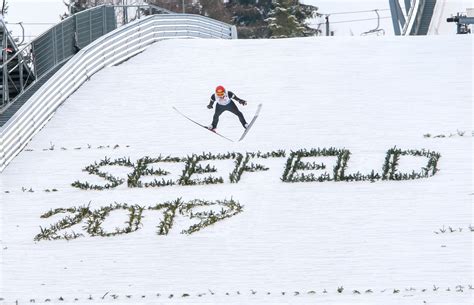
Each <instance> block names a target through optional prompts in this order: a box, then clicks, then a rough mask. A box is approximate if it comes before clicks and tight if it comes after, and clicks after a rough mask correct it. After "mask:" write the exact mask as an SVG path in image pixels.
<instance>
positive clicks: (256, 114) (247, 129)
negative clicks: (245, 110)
mask: <svg viewBox="0 0 474 305" xmlns="http://www.w3.org/2000/svg"><path fill="white" fill-rule="evenodd" d="M260 109H262V104H258V107H257V111H256V112H255V115H254V116H253V118H252V120H251V121H250V123H249V125H248V126H247V128H246V129H245V131H244V133H243V134H242V136H241V137H240V139H239V142H240V141H242V140H243V139H244V138H245V136H246V135H247V133H248V132H249V130H250V128H251V127H252V125H253V123H255V121H256V120H257V118H258V115H259V113H260Z"/></svg>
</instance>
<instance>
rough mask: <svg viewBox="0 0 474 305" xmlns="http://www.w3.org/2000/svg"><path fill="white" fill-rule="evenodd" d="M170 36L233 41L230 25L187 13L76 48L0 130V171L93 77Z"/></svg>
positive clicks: (145, 21) (147, 21) (137, 24)
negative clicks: (70, 56)
mask: <svg viewBox="0 0 474 305" xmlns="http://www.w3.org/2000/svg"><path fill="white" fill-rule="evenodd" d="M174 38H217V39H235V38H237V31H236V28H235V26H231V25H229V24H226V23H223V22H219V21H216V20H213V19H210V18H207V17H203V16H199V15H189V14H161V15H151V16H147V17H144V18H141V19H138V20H135V21H133V22H131V23H128V24H126V25H124V26H122V27H120V28H118V29H116V30H114V31H112V32H110V33H108V34H106V35H104V36H102V37H100V38H98V39H96V40H95V41H93V42H92V43H90V44H89V45H87V46H86V47H84V48H83V49H81V50H79V51H78V52H77V54H76V55H75V56H74V57H72V58H71V59H70V60H69V61H68V62H67V63H66V64H65V65H64V66H63V67H62V68H61V69H60V70H59V71H58V72H56V73H55V74H54V75H53V76H52V77H51V79H49V80H48V81H47V82H46V83H45V85H43V86H42V87H41V88H40V89H39V90H38V91H37V92H36V93H35V94H34V95H33V96H32V97H31V98H30V99H29V100H28V101H27V102H26V103H25V104H24V105H23V107H22V108H20V110H19V111H18V112H17V113H15V115H14V116H13V117H12V118H11V119H10V120H9V121H8V122H7V123H6V124H5V125H4V126H2V127H1V128H0V172H1V171H3V170H4V169H5V167H6V166H7V165H8V164H9V163H10V162H11V161H12V159H13V158H14V157H15V156H16V155H17V154H18V153H19V152H20V151H21V150H22V149H23V148H24V147H25V146H26V145H27V143H28V142H29V141H30V140H31V138H32V137H33V136H34V135H35V134H36V133H37V132H38V131H39V130H40V129H41V128H42V127H43V126H44V125H45V124H46V123H47V122H48V120H49V119H50V118H51V117H52V116H53V114H54V112H55V111H56V109H57V108H58V107H59V106H60V105H61V103H62V102H64V101H65V100H66V98H67V97H69V96H70V95H71V94H72V93H73V92H74V91H76V90H77V89H78V88H79V87H80V86H81V85H82V84H83V83H84V82H85V81H86V80H88V79H89V78H90V77H91V76H92V75H93V74H94V73H96V72H97V71H99V70H101V69H102V68H104V67H108V66H112V65H116V64H118V63H121V62H123V61H125V60H127V59H128V58H130V57H132V56H134V55H136V54H138V53H140V52H142V51H144V50H145V49H146V48H147V47H149V46H150V45H151V44H153V43H155V42H157V41H160V40H164V39H174Z"/></svg>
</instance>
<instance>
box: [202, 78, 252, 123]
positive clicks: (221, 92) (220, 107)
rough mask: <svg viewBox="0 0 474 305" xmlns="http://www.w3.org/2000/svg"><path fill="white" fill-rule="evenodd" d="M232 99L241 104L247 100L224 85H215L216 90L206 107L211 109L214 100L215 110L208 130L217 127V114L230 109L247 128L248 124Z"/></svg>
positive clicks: (244, 103) (245, 103)
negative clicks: (227, 89)
mask: <svg viewBox="0 0 474 305" xmlns="http://www.w3.org/2000/svg"><path fill="white" fill-rule="evenodd" d="M233 99H234V100H236V101H237V102H239V103H240V104H242V105H243V106H245V105H247V102H246V101H245V100H243V99H240V98H238V97H237V95H235V94H234V93H233V92H231V91H226V90H225V88H224V87H222V86H217V88H216V92H215V93H214V94H212V95H211V100H210V101H209V105H207V108H209V109H212V106H213V105H214V102H216V111H215V112H214V117H213V119H212V124H211V125H209V126H208V128H209V129H210V130H215V129H216V128H217V123H219V116H220V115H221V114H222V113H223V112H224V111H230V112H232V113H233V114H235V115H236V116H238V117H239V120H240V123H241V124H242V126H243V127H244V128H245V129H247V127H248V124H247V121H245V118H244V115H243V114H242V112H240V110H239V108H237V105H236V104H235V103H234V101H233Z"/></svg>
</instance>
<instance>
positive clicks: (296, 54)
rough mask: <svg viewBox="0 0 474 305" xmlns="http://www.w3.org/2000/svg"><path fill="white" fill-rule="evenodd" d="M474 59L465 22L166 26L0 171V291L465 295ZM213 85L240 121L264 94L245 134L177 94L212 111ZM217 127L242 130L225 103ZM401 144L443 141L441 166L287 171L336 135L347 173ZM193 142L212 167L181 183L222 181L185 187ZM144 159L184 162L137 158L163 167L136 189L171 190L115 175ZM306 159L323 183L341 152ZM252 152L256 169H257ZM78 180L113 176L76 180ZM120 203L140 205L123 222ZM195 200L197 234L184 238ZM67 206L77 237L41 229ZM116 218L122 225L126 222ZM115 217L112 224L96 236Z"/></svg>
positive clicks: (7, 297)
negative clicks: (328, 29)
mask: <svg viewBox="0 0 474 305" xmlns="http://www.w3.org/2000/svg"><path fill="white" fill-rule="evenodd" d="M454 50H456V53H452V52H453V51H454ZM459 50H463V51H462V52H459ZM471 67H472V38H471V37H470V36H462V37H460V36H450V37H448V36H446V37H442V36H431V37H351V38H337V37H334V38H330V39H329V38H308V39H284V40H252V41H249V40H247V41H245V40H244V41H240V40H238V41H217V40H180V41H177V40H174V41H171V40H170V41H163V42H160V43H157V44H156V45H154V46H152V47H150V48H149V49H148V50H147V51H145V52H144V53H142V54H140V55H138V56H136V57H135V58H132V59H131V60H129V61H127V62H125V63H123V64H121V65H119V66H115V67H111V68H108V69H105V70H103V71H101V72H99V73H97V74H96V75H94V76H93V77H92V78H91V80H90V81H89V82H87V83H86V84H84V85H83V86H82V87H81V88H80V89H79V90H78V91H77V92H75V93H74V94H73V95H72V96H71V97H70V98H69V99H68V100H67V101H66V102H65V103H64V105H63V106H62V107H60V109H58V111H57V113H56V114H55V116H54V117H53V119H52V120H51V121H50V122H49V123H48V124H47V126H46V127H45V128H44V129H43V130H42V131H41V132H40V133H39V134H38V135H37V136H36V137H35V138H34V139H33V141H32V142H31V143H30V144H29V145H28V147H27V149H26V150H25V151H23V152H22V153H21V154H20V155H19V156H18V157H17V158H16V159H15V160H14V161H13V162H12V163H11V164H10V165H9V167H8V168H7V169H6V170H5V171H4V172H3V173H2V174H1V175H0V179H1V180H0V181H1V182H0V191H1V193H0V202H1V204H0V213H1V217H2V218H1V219H2V221H1V226H0V228H1V231H0V233H1V235H0V236H1V237H0V240H1V249H0V251H1V252H0V253H1V273H0V274H1V277H0V298H1V301H0V303H2V304H3V303H4V304H13V303H14V302H15V301H16V300H19V303H20V304H25V303H28V302H32V301H33V300H34V301H35V302H36V303H41V302H48V300H49V301H50V302H48V303H68V302H70V303H75V304H79V303H85V304H95V303H108V302H110V303H111V304H116V303H130V304H132V303H133V304H137V303H149V304H156V303H157V302H161V303H170V304H173V303H180V304H181V303H199V304H215V303H220V304H263V303H265V304H314V303H324V304H424V303H423V302H425V301H426V302H427V303H428V304H471V303H472V291H473V290H472V286H470V285H473V283H472V257H473V256H472V249H473V248H472V240H473V239H472V236H473V235H472V234H473V233H472V231H473V230H474V228H473V220H472V195H473V190H472V178H473V177H472V69H471ZM219 84H221V85H224V86H225V87H226V88H228V89H230V90H231V91H233V92H235V93H236V94H237V95H238V96H239V97H241V98H243V99H246V100H247V101H248V105H247V106H245V107H242V106H240V109H241V110H242V111H243V112H244V114H245V116H246V117H247V119H250V117H251V115H252V113H253V112H254V111H255V109H256V107H257V104H258V103H263V109H262V112H261V115H260V117H259V118H258V120H257V121H256V123H255V125H254V127H253V128H252V130H251V131H250V132H249V134H248V136H247V138H246V139H245V140H244V141H243V142H237V143H231V142H228V141H226V140H224V139H222V138H219V137H217V136H215V135H213V134H212V133H210V132H208V131H206V130H204V129H202V128H199V127H198V126H196V125H194V124H193V123H191V122H189V121H187V120H186V119H184V118H183V117H181V116H180V115H179V114H177V113H176V112H175V111H173V109H172V107H173V106H175V107H177V108H178V109H180V110H181V111H182V112H184V113H186V114H188V115H189V116H191V117H192V118H194V119H195V120H197V121H199V122H202V123H203V124H208V123H210V121H211V118H212V114H213V111H211V110H208V109H207V108H206V105H207V103H208V99H209V96H210V95H211V94H212V92H213V89H214V88H215V86H217V85H219ZM218 130H219V131H220V132H222V133H223V134H225V135H226V136H229V137H231V138H238V136H239V135H240V134H241V132H242V131H243V130H242V127H241V126H240V124H239V122H238V120H237V118H236V117H235V116H233V115H232V114H228V113H225V114H223V115H222V116H221V120H220V123H219V126H218ZM395 146H396V148H399V149H401V150H402V151H403V152H406V153H407V155H402V156H400V160H399V165H398V169H399V172H401V173H408V174H410V173H412V171H415V172H417V173H419V172H423V169H422V167H425V168H428V167H429V168H431V169H433V164H431V165H430V164H428V158H426V157H423V156H421V157H420V156H418V157H416V156H413V154H415V153H413V151H416V152H418V153H432V154H436V153H439V154H440V155H441V157H440V158H439V160H438V159H436V160H438V163H437V165H436V166H435V168H436V169H438V170H439V171H438V172H435V173H433V171H431V172H430V173H429V174H428V177H427V178H422V179H410V180H401V181H394V180H382V179H373V180H374V181H373V182H371V181H370V180H369V181H352V182H351V181H343V182H340V181H338V182H336V181H324V182H317V181H316V182H293V183H290V182H284V181H282V178H284V177H286V178H288V175H287V172H285V168H286V165H287V160H288V159H290V158H291V156H292V151H298V150H304V149H306V151H310V150H311V149H318V148H319V149H321V150H319V152H321V151H322V150H323V149H324V148H326V149H330V148H335V150H339V152H344V151H343V149H346V150H349V151H350V153H351V155H350V159H349V161H348V163H347V168H346V170H345V175H346V176H348V175H351V174H354V173H357V172H360V173H362V174H363V175H366V174H370V173H371V171H372V170H374V174H376V173H379V174H380V175H383V166H384V163H385V158H386V156H387V151H388V150H389V149H391V148H394V147H395ZM409 151H411V152H409ZM247 152H248V153H256V154H255V155H251V158H250V161H249V163H248V164H247V170H248V171H244V172H243V174H242V176H241V177H240V180H239V181H238V182H237V183H231V181H230V177H229V175H230V174H231V173H233V171H234V170H235V169H236V164H237V163H236V161H238V160H239V159H238V157H239V155H238V154H237V153H241V154H243V155H245V154H246V153H247ZM258 152H260V153H259V154H257V153H258ZM272 152H273V155H272V154H271V153H272ZM203 153H204V155H203V156H201V154H203ZM227 153H229V154H228V155H225V154H227ZM233 153H235V154H233ZM267 153H268V154H267ZM219 154H220V155H219ZM193 155H194V156H195V158H196V156H197V155H199V156H201V157H200V158H201V160H202V159H206V158H207V159H208V160H207V161H201V162H199V163H198V164H201V165H202V167H205V165H207V164H209V165H211V166H213V167H215V170H217V171H216V172H213V173H207V174H194V175H192V176H190V178H191V179H197V178H199V177H201V178H203V177H206V176H209V175H212V176H213V177H222V181H221V182H222V183H217V184H202V185H180V184H179V179H180V176H181V175H182V173H183V170H184V169H185V168H187V167H188V168H189V166H190V165H191V164H192V158H191V159H190V160H187V161H188V163H186V160H185V158H186V157H187V156H193ZM146 156H149V157H150V158H158V157H159V156H162V157H165V156H171V157H175V158H178V159H173V160H174V161H176V162H158V163H154V164H149V165H148V168H151V167H153V168H154V169H155V170H157V169H158V168H161V169H163V170H166V171H168V172H169V174H168V175H167V176H156V175H155V176H152V175H149V176H142V177H141V178H140V180H139V181H141V182H142V186H143V184H144V183H146V182H152V181H153V180H154V178H156V179H157V180H158V181H161V179H162V178H165V179H166V180H171V181H173V182H174V183H175V185H172V186H161V187H134V185H135V186H138V184H137V181H135V182H133V181H131V182H130V184H129V185H127V179H128V177H127V174H130V173H132V172H134V171H135V172H139V173H142V174H143V175H144V174H145V173H144V172H143V171H141V172H140V167H138V166H137V165H138V163H139V162H138V161H139V160H140V159H142V161H144V160H145V159H143V158H144V157H146ZM429 156H433V155H429ZM217 157H220V159H215V158H217ZM119 158H123V159H119ZM128 159H130V163H127V162H125V161H126V160H128ZM433 160H435V159H433ZM101 161H102V162H103V163H104V164H109V165H104V166H97V167H94V166H92V167H89V170H91V171H93V170H95V169H97V170H98V172H103V173H104V174H105V175H106V178H109V179H110V181H107V180H105V179H104V178H101V177H99V176H98V175H90V174H89V173H88V172H86V171H83V169H85V168H86V167H88V166H89V165H93V164H94V163H95V162H97V163H99V162H101ZM113 161H117V163H116V164H118V163H120V164H121V165H110V163H111V162H113ZM155 161H156V160H155ZM169 161H172V160H169ZM301 161H302V163H301V164H300V165H302V166H306V168H310V167H311V166H313V168H314V167H315V166H317V165H318V166H320V167H324V168H322V169H319V170H301V169H299V170H297V171H296V173H297V174H301V173H303V172H304V173H306V174H310V173H313V174H315V175H316V176H319V175H321V174H324V173H327V174H328V175H327V176H326V177H329V178H330V179H333V178H334V174H333V167H334V166H336V158H335V157H307V158H302V159H301ZM252 163H253V165H254V169H256V168H257V164H260V165H262V167H260V168H267V170H261V171H255V172H251V171H250V170H251V169H250V168H251V167H252ZM132 164H133V165H134V166H135V168H133V167H132ZM293 165H295V164H294V163H293ZM195 169H196V168H195ZM237 169H238V168H237ZM96 173H97V172H96ZM155 174H156V172H155ZM285 175H286V176H285ZM112 176H113V177H112ZM114 177H115V178H116V179H118V180H114V179H113V178H114ZM234 177H235V176H234ZM188 178H189V177H188ZM120 179H123V180H120ZM76 181H78V182H80V183H83V186H84V185H85V183H86V182H87V183H89V185H96V186H104V185H105V184H107V183H108V184H111V183H113V182H117V181H118V183H120V182H123V183H122V184H119V185H118V186H116V187H113V188H111V189H104V190H90V189H89V190H83V189H79V188H78V187H74V186H72V184H73V183H74V182H76ZM181 181H184V180H181ZM134 183H135V184H134ZM76 185H79V184H76ZM178 198H181V201H180V202H186V203H188V204H189V205H190V206H193V210H192V211H193V214H192V215H191V214H190V211H189V210H187V209H186V207H187V206H185V204H184V203H180V202H177V201H176V200H177V199H178ZM195 199H200V200H203V201H205V202H204V203H203V202H200V204H201V205H199V204H197V202H195V201H193V200H195ZM219 200H220V201H221V202H217V201H219ZM222 201H225V202H224V203H223V202H222ZM170 202H174V204H175V205H173V203H170ZM237 202H238V204H240V206H239V205H237ZM176 203H178V204H177V205H176ZM114 204H119V205H120V206H116V207H117V208H116V209H115V210H113V211H111V212H110V213H109V214H107V211H106V210H105V207H107V206H109V205H114ZM124 204H127V206H126V207H125V205H124ZM159 204H161V205H162V206H157V205H159ZM205 204H209V205H208V206H205ZM132 205H136V206H135V210H133V209H132V208H130V206H132ZM80 206H88V208H83V210H82V212H83V214H82V215H83V216H84V219H82V220H81V219H80V218H74V217H78V216H77V215H78V214H77V213H76V212H75V210H73V209H70V210H55V209H58V208H64V209H67V208H73V207H80ZM190 206H188V207H190ZM159 208H163V209H161V210H158V209H159ZM50 210H53V212H52V213H51V214H54V215H52V216H51V214H50V215H45V216H50V217H46V218H40V216H41V215H43V214H45V213H46V212H48V211H50ZM131 210H133V211H135V212H134V215H141V216H143V218H142V219H140V218H139V217H137V218H134V219H133V221H131V222H132V224H130V226H129V225H128V224H126V223H125V222H126V221H127V220H128V219H129V218H128V216H127V213H129V212H130V211H131ZM209 210H212V211H214V216H212V215H210V214H209ZM94 211H95V212H94ZM137 211H138V212H137ZM101 212H102V213H103V214H101ZM198 212H201V214H199V213H198ZM101 215H102V216H104V219H101V218H100V216H101ZM173 215H174V217H173ZM196 215H197V216H199V215H200V216H202V220H203V223H202V227H203V228H202V230H199V231H197V232H195V233H193V234H181V233H182V231H183V230H188V229H189V228H190V226H191V225H193V224H195V223H199V219H197V218H193V217H195V216H196ZM66 216H68V217H69V218H67V217H66ZM221 218H223V219H221ZM61 219H65V221H64V223H63V225H65V224H67V223H70V222H71V221H74V220H77V222H78V224H76V225H74V226H72V227H71V228H67V229H66V230H62V231H60V232H58V234H59V235H57V236H63V234H64V233H67V236H68V238H71V237H73V236H74V234H81V235H82V236H78V238H73V239H71V240H69V241H67V240H64V239H56V240H46V239H42V238H41V236H43V237H44V236H46V235H47V234H46V231H45V232H43V233H44V234H43V235H41V230H42V229H43V230H44V229H49V228H50V226H51V225H54V224H56V223H57V222H58V221H60V220H61ZM212 220H218V221H217V222H216V223H213V224H211V225H209V226H206V225H207V223H206V221H211V222H212ZM87 221H89V222H87ZM163 224H165V225H163ZM127 226H129V227H130V228H129V230H130V231H132V232H130V233H128V234H125V233H124V232H122V231H120V229H123V228H126V227H127ZM170 226H171V228H170V230H169V231H168V229H169V227H170ZM84 227H85V228H89V230H90V231H89V232H87V231H86V230H85V229H84ZM116 227H118V228H119V231H120V233H119V234H116V235H114V236H108V237H101V236H91V235H94V234H98V232H99V233H100V229H99V230H97V228H102V229H103V232H102V233H104V234H105V233H106V232H109V233H111V232H115V231H114V230H115V228H116ZM94 228H95V229H94ZM160 230H161V231H160ZM73 232H74V233H73ZM159 232H161V233H162V235H159V234H157V233H159ZM188 232H189V231H188ZM165 233H168V234H165ZM50 236H51V237H53V236H55V235H54V234H53V235H50ZM76 236H77V235H76ZM35 237H36V240H35ZM61 299H62V300H61Z"/></svg>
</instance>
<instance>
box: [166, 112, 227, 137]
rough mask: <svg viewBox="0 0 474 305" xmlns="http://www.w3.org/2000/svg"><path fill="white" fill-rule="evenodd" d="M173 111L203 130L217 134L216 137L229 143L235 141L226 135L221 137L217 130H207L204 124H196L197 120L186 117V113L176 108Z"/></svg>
mask: <svg viewBox="0 0 474 305" xmlns="http://www.w3.org/2000/svg"><path fill="white" fill-rule="evenodd" d="M173 109H174V110H175V111H176V112H177V113H179V114H181V115H182V116H183V117H185V118H186V119H188V120H190V121H191V122H193V123H194V124H196V125H198V126H201V127H202V128H204V129H206V130H208V131H210V132H212V133H215V134H216V135H218V136H220V137H222V138H224V139H226V140H227V141H231V142H234V140H232V139H230V138H228V137H226V136H224V135H221V134H220V133H218V132H216V131H215V130H211V129H209V128H207V126H206V125H203V124H201V123H198V122H196V121H195V120H193V119H191V118H190V117H188V116H187V115H185V114H184V113H182V112H181V111H179V110H178V109H177V108H176V107H173Z"/></svg>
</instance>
